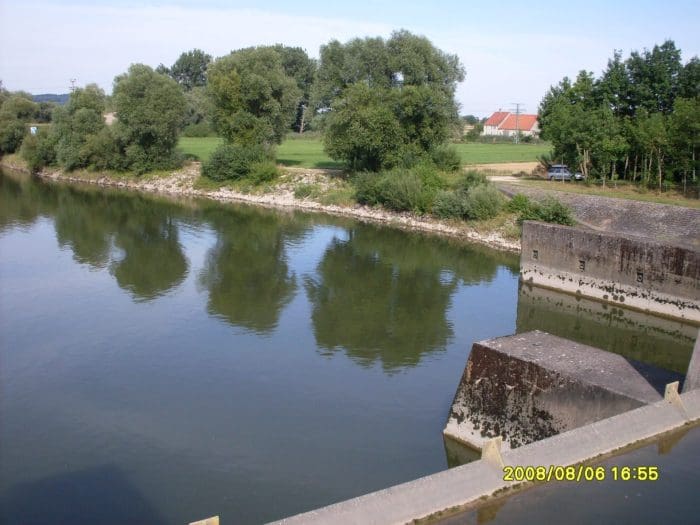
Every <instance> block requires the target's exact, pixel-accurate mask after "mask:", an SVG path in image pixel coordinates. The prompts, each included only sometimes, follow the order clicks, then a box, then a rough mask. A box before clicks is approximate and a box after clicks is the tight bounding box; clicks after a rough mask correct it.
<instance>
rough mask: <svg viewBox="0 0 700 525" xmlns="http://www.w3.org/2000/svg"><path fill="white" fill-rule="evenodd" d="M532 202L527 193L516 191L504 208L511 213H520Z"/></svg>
mask: <svg viewBox="0 0 700 525" xmlns="http://www.w3.org/2000/svg"><path fill="white" fill-rule="evenodd" d="M531 205H532V204H531V203H530V199H528V197H527V195H524V194H522V193H516V194H515V195H513V198H512V199H511V200H510V201H509V202H508V204H507V205H506V209H507V210H508V211H510V212H513V213H522V212H524V211H526V210H528V209H529V208H530V206H531Z"/></svg>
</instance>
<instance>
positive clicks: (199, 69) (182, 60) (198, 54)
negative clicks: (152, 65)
mask: <svg viewBox="0 0 700 525" xmlns="http://www.w3.org/2000/svg"><path fill="white" fill-rule="evenodd" d="M210 62H211V55H209V54H207V53H205V52H204V51H202V50H201V49H192V50H191V51H186V52H185V53H182V54H181V55H180V56H179V57H178V59H177V60H176V61H175V63H174V64H173V65H172V67H171V68H170V69H169V70H168V71H169V75H170V76H171V77H172V78H173V79H175V81H176V82H177V83H178V84H180V85H181V86H182V87H183V89H184V90H185V91H189V90H191V89H192V88H195V87H197V86H205V85H206V83H207V67H208V66H209V63H210ZM159 72H160V71H159Z"/></svg>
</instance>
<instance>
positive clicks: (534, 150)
mask: <svg viewBox="0 0 700 525" xmlns="http://www.w3.org/2000/svg"><path fill="white" fill-rule="evenodd" d="M454 147H455V148H456V149H457V151H458V152H459V156H460V157H461V158H462V162H463V163H464V164H493V163H497V162H535V161H537V156H538V155H542V154H543V153H549V152H550V151H551V149H552V146H551V145H549V144H547V143H544V144H479V143H470V144H461V143H460V144H455V145H454Z"/></svg>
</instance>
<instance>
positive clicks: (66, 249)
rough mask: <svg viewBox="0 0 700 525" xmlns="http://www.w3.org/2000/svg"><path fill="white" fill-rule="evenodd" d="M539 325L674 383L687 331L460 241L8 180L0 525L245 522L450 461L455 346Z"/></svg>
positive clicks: (1, 193) (459, 360) (0, 304)
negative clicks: (524, 275)
mask: <svg viewBox="0 0 700 525" xmlns="http://www.w3.org/2000/svg"><path fill="white" fill-rule="evenodd" d="M532 329H544V330H547V331H550V332H552V333H555V334H556V335H561V336H564V337H570V338H572V339H576V340H579V341H581V342H584V343H587V344H592V345H595V346H599V347H601V348H605V349H609V350H611V351H615V352H618V353H621V354H623V355H625V356H628V357H631V358H635V359H642V360H645V361H648V362H652V363H654V364H656V365H658V366H662V367H664V368H667V369H669V370H674V371H678V372H685V367H686V366H687V363H688V360H689V356H690V352H691V349H692V342H693V338H694V333H695V332H694V328H693V327H690V326H686V325H683V324H681V323H675V322H669V321H663V320H660V319H656V318H652V317H650V316H644V315H642V314H636V313H633V312H628V311H623V310H619V309H614V308H612V309H608V308H606V307H603V306H602V305H600V304H598V303H594V302H590V303H589V302H586V301H576V300H575V299H573V298H570V297H566V296H562V295H560V294H555V293H552V292H544V291H540V290H537V289H534V288H527V287H521V288H520V289H519V286H518V259H517V256H514V255H509V254H504V253H500V252H496V251H491V250H487V249H484V248H480V247H475V246H471V245H467V244H465V243H463V242H460V241H456V240H446V239H441V238H436V237H431V236H426V235H421V234H417V233H410V232H405V231H401V230H396V229H391V228H384V227H378V226H374V225H368V224H362V223H360V222H356V221H352V220H346V219H338V218H332V217H329V216H325V215H320V214H304V213H298V212H280V211H271V210H264V209H260V208H253V207H248V206H243V205H224V204H219V203H213V202H206V201H187V200H184V201H178V202H175V201H172V200H166V199H159V198H153V197H147V196H142V195H137V194H133V193H131V194H129V193H123V192H118V191H107V190H104V189H98V188H94V187H69V186H63V185H58V184H51V183H44V182H40V181H36V180H34V179H32V178H30V177H28V176H23V175H18V174H10V173H5V174H2V175H0V521H3V522H4V523H22V524H31V523H83V522H93V523H102V524H105V523H106V524H110V523H115V524H116V523H151V524H159V523H187V522H190V521H194V520H197V519H202V518H205V517H207V516H211V515H220V516H221V518H222V522H223V523H260V522H264V521H267V520H272V519H277V518H281V517H284V516H287V515H291V514H295V513H298V512H302V511H305V510H309V509H312V508H315V507H318V506H322V505H327V504H329V503H332V502H335V501H339V500H342V499H346V498H349V497H353V496H357V495H360V494H363V493H366V492H369V491H373V490H376V489H380V488H384V487H387V486H389V485H392V484H396V483H400V482H404V481H409V480H411V479H415V478H417V477H420V476H423V475H426V474H430V473H433V472H437V471H440V470H443V469H445V468H447V466H448V464H449V465H453V464H456V463H459V461H460V460H459V459H458V458H457V459H456V458H455V453H454V451H453V450H450V447H447V448H446V446H445V444H444V442H443V438H442V429H443V427H444V424H445V419H446V417H447V413H448V411H449V408H450V404H451V401H452V397H453V396H454V393H455V389H456V386H457V384H458V382H459V379H460V376H461V374H462V371H463V368H464V365H465V362H466V359H467V356H468V353H469V349H470V347H471V344H472V342H474V341H476V340H480V339H485V338H489V337H495V336H500V335H506V334H511V333H514V332H515V331H516V330H517V331H520V332H522V331H527V330H532ZM457 456H459V454H457Z"/></svg>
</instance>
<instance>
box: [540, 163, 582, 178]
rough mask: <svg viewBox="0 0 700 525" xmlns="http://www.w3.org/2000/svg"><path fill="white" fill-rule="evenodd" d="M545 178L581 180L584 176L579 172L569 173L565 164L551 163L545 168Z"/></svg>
mask: <svg viewBox="0 0 700 525" xmlns="http://www.w3.org/2000/svg"><path fill="white" fill-rule="evenodd" d="M547 178H548V179H549V180H571V179H574V180H583V179H584V176H583V174H581V173H578V172H576V173H571V172H570V171H569V168H567V167H566V165H565V164H552V165H551V166H550V167H549V169H548V170H547Z"/></svg>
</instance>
